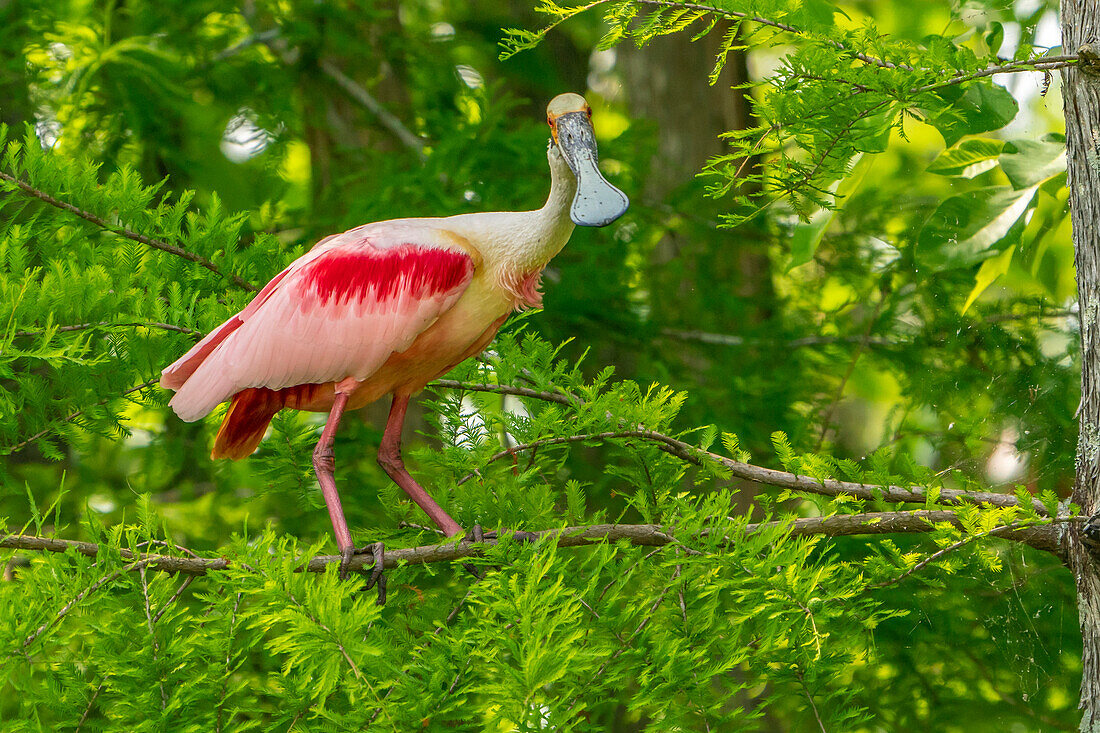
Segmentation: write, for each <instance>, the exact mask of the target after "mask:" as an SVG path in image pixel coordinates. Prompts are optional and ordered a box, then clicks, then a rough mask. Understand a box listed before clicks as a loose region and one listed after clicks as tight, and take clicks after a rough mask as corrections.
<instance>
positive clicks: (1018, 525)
mask: <svg viewBox="0 0 1100 733" xmlns="http://www.w3.org/2000/svg"><path fill="white" fill-rule="evenodd" d="M1087 520H1088V518H1087V517H1058V518H1055V519H1045V520H1042V522H1041V523H1042V524H1043V526H1049V525H1052V524H1065V523H1071V522H1082V521H1087ZM1038 524H1040V522H1036V521H1024V522H1012V523H1011V524H1002V525H1000V526H998V527H994V528H993V529H989V530H986V531H984V532H975V533H974V534H971V535H967V536H966V537H964V538H962V539H961V540H959V541H958V542H954V543H952V544H950V545H948V546H947V547H944V548H942V549H940V550H937V551H936V552H933V553H932V554H931V555H929V556H928V557H926V558H924V559H923V560H921V561H920V562H918V563H916V564H915V565H913V567H911V568H909V569H908V570H906V571H905V572H904V573H902V574H901V575H898V576H896V577H893V578H891V579H889V580H884V581H882V582H880V583H872V584H870V585H868V586H867V588H868V589H877V588H886V587H889V586H891V585H897V584H898V583H900V582H901V581H903V580H905V579H906V578H908V577H909V576H910V575H912V574H913V573H915V572H917V571H918V570H920V569H922V568H924V567H927V566H928V565H930V564H932V563H934V562H935V561H936V560H939V559H940V558H941V557H943V556H944V555H947V554H949V553H952V552H954V551H955V550H958V549H959V548H961V547H965V546H966V545H968V544H970V543H971V542H974V541H975V540H980V539H981V538H983V537H989V536H990V535H995V534H997V533H1004V532H1011V531H1015V530H1019V529H1026V528H1028V527H1034V526H1036V525H1038Z"/></svg>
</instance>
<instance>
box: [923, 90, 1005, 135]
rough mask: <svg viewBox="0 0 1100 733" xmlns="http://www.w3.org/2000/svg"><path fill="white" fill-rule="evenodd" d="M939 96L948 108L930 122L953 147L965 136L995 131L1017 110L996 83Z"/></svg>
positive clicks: (946, 92) (945, 92) (949, 91)
mask: <svg viewBox="0 0 1100 733" xmlns="http://www.w3.org/2000/svg"><path fill="white" fill-rule="evenodd" d="M939 96H940V98H941V99H943V100H944V101H945V102H946V103H947V104H948V107H947V109H945V110H943V111H941V112H940V113H939V114H938V115H936V117H935V118H934V119H932V120H931V123H932V125H934V126H935V128H936V129H937V130H939V131H940V134H941V135H943V139H944V142H945V143H947V145H954V144H955V143H956V142H958V141H959V140H960V139H962V138H963V137H964V136H966V135H974V134H976V133H979V132H988V131H990V130H999V129H1000V128H1002V127H1004V126H1005V125H1007V124H1008V123H1009V122H1011V121H1012V120H1013V118H1015V117H1016V113H1017V112H1018V111H1019V107H1018V106H1017V104H1016V100H1015V99H1014V98H1013V96H1012V94H1010V93H1009V91H1008V90H1007V89H1005V88H1004V87H1002V86H1000V85H998V84H975V85H973V86H971V87H969V88H968V89H967V90H966V91H965V92H961V93H960V92H959V90H958V87H951V88H950V89H945V90H944V91H942V92H939Z"/></svg>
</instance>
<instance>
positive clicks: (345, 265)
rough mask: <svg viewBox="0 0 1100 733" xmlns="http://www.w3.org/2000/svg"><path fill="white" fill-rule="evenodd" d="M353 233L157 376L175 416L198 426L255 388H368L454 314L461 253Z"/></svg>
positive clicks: (465, 269)
mask: <svg viewBox="0 0 1100 733" xmlns="http://www.w3.org/2000/svg"><path fill="white" fill-rule="evenodd" d="M356 233H357V232H356V230H352V232H348V233H346V234H345V235H341V236H339V237H335V238H333V239H332V240H330V241H329V242H325V243H323V244H321V245H318V247H316V248H314V249H313V250H312V251H311V252H309V253H308V254H306V255H305V256H303V257H301V258H300V259H298V260H297V261H296V262H294V263H293V264H291V265H290V267H288V268H287V269H286V270H284V271H283V272H281V273H279V274H278V275H276V276H275V277H274V278H273V279H272V280H271V282H270V283H268V285H267V286H265V287H264V289H263V290H261V291H260V293H259V294H258V295H257V296H256V298H255V299H254V300H253V301H252V303H250V304H249V305H248V307H246V308H245V309H244V310H243V311H241V312H240V313H239V314H237V315H235V316H233V317H232V318H230V319H229V320H228V321H226V322H225V323H223V324H222V325H221V326H219V327H218V328H217V329H215V330H214V331H213V332H212V333H211V334H210V335H209V336H207V337H206V338H205V339H203V340H202V341H201V342H199V343H198V344H197V345H196V346H195V347H194V348H193V349H191V351H189V352H187V353H186V354H185V355H184V356H183V357H182V358H181V359H179V360H178V361H177V362H175V363H174V364H172V365H171V366H169V367H168V368H167V369H165V370H164V373H163V375H162V378H161V384H162V385H163V386H165V387H168V388H170V389H175V390H176V396H175V397H173V398H172V401H171V403H170V404H171V406H172V408H173V409H174V410H175V411H176V414H178V415H179V416H180V417H181V418H183V419H184V420H187V421H193V420H197V419H199V418H201V417H203V416H204V415H206V414H207V413H209V412H210V411H211V410H213V409H214V407H216V406H217V405H218V404H219V403H221V402H225V401H226V400H228V399H230V398H232V397H233V395H235V394H237V393H238V392H241V391H242V390H245V389H248V388H253V387H264V388H267V389H271V390H281V389H284V388H286V387H293V386H296V385H302V384H325V383H330V382H331V383H335V382H339V381H341V380H343V379H345V378H348V377H353V378H355V379H356V380H358V381H365V380H366V379H367V378H368V377H370V376H371V375H372V374H373V373H374V372H375V371H377V370H378V369H379V367H381V366H382V365H383V364H384V363H385V362H386V360H387V359H388V358H389V357H390V356H391V355H392V354H394V353H395V352H401V351H404V350H406V349H407V348H409V346H411V345H412V343H413V342H414V341H415V339H416V337H417V336H419V335H420V334H421V333H422V332H423V331H424V330H425V329H426V328H427V327H428V326H430V325H431V324H432V323H433V322H434V321H435V320H436V319H437V318H438V317H439V316H440V315H441V314H442V313H443V312H444V311H446V310H448V309H449V308H450V307H451V306H452V305H454V303H455V301H456V300H457V299H458V298H459V296H461V294H462V291H463V290H465V289H466V286H467V285H468V284H469V282H470V279H471V278H472V276H473V269H474V267H473V261H472V259H471V258H470V256H469V255H468V254H466V253H465V252H461V251H458V250H453V249H443V248H440V247H433V246H423V245H417V244H414V243H410V242H401V243H399V244H396V245H390V246H377V245H376V244H375V242H374V241H372V240H371V239H370V238H369V236H368V237H363V236H355V234H356ZM349 235H350V236H349ZM322 334H323V338H324V343H323V345H322V344H321V343H319V338H320V337H321V335H322ZM322 346H323V348H322ZM318 407H319V408H320V409H327V406H325V405H323V404H321V405H319V406H318ZM305 409H309V408H308V407H306V408H305Z"/></svg>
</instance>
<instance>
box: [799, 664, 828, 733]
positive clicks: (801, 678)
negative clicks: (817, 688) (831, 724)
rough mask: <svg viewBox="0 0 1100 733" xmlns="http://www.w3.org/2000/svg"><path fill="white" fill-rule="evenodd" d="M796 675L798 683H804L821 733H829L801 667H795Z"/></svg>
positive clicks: (804, 689)
mask: <svg viewBox="0 0 1100 733" xmlns="http://www.w3.org/2000/svg"><path fill="white" fill-rule="evenodd" d="M795 676H796V677H798V683H799V684H800V685H802V691H803V692H804V693H806V699H807V700H809V701H810V709H811V710H813V713H814V719H815V720H817V727H818V728H819V729H820V730H821V733H829V732H828V731H827V730H825V723H824V722H822V720H821V713H819V712H818V711H817V703H815V702H814V696H813V695H812V694H810V688H809V687H807V686H806V678H805V676H804V675H803V674H802V668H801V667H795Z"/></svg>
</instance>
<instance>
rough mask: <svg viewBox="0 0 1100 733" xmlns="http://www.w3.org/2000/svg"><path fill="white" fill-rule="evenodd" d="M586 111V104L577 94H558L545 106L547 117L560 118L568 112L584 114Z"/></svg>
mask: <svg viewBox="0 0 1100 733" xmlns="http://www.w3.org/2000/svg"><path fill="white" fill-rule="evenodd" d="M587 110H588V102H586V101H584V97H582V96H581V95H579V94H573V93H572V92H568V93H566V94H559V95H558V96H556V97H554V98H553V99H551V100H550V104H548V105H546V116H547V117H560V116H561V115H564V114H567V113H569V112H585V111H587Z"/></svg>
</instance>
